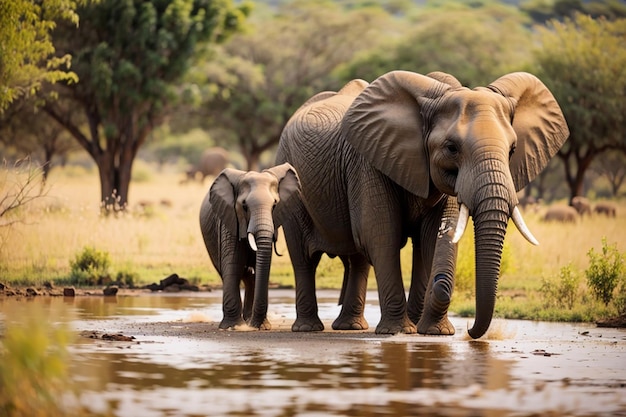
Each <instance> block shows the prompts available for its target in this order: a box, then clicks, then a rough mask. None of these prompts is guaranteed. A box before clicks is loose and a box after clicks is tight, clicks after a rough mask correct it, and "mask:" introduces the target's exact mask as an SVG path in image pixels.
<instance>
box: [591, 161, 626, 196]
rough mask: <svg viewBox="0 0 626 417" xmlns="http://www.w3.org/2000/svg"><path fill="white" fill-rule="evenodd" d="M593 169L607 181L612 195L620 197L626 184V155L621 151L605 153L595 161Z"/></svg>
mask: <svg viewBox="0 0 626 417" xmlns="http://www.w3.org/2000/svg"><path fill="white" fill-rule="evenodd" d="M600 159H601V160H600ZM592 169H593V170H594V171H595V172H597V173H598V174H599V175H600V176H602V177H604V178H606V179H607V181H608V182H609V186H610V187H611V195H612V196H613V197H614V198H615V197H618V196H619V192H620V188H622V185H624V182H626V154H625V153H624V152H621V151H608V152H605V153H604V154H602V155H601V157H599V158H597V159H596V160H595V161H594V163H593V165H592Z"/></svg>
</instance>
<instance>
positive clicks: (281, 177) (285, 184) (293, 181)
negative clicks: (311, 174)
mask: <svg viewBox="0 0 626 417" xmlns="http://www.w3.org/2000/svg"><path fill="white" fill-rule="evenodd" d="M266 171H268V172H271V173H272V174H274V175H275V176H276V178H278V195H279V196H280V202H279V203H278V205H277V206H276V208H274V217H275V221H274V223H275V226H276V228H278V226H280V225H281V224H282V220H283V219H284V218H285V215H286V214H287V213H288V212H289V211H290V210H292V209H293V207H294V206H295V205H294V204H293V203H294V200H296V199H294V200H292V197H293V196H295V195H297V194H298V193H299V192H300V179H299V178H298V174H297V173H296V169H295V168H294V167H293V166H291V164H289V163H287V162H285V163H284V164H281V165H277V166H275V167H272V168H269V169H267V170H266Z"/></svg>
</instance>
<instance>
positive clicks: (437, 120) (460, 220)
mask: <svg viewBox="0 0 626 417" xmlns="http://www.w3.org/2000/svg"><path fill="white" fill-rule="evenodd" d="M568 135H569V130H568V128H567V124H566V122H565V119H564V118H563V115H562V112H561V109H560V108H559V106H558V104H557V102H556V101H555V99H554V97H553V96H552V94H551V93H550V91H549V90H548V89H547V88H546V87H545V85H544V84H543V83H542V82H541V81H540V80H539V79H537V78H536V77H534V76H533V75H531V74H527V73H512V74H508V75H505V76H503V77H501V78H499V79H498V80H496V81H495V82H494V83H492V84H491V85H489V86H488V87H486V88H485V87H478V88H475V89H473V90H470V89H468V88H464V87H462V86H461V84H460V83H459V82H458V81H457V80H456V79H455V78H454V77H453V76H451V75H448V74H443V73H435V74H430V76H424V75H420V74H416V73H412V72H407V71H392V72H389V73H387V74H385V75H383V76H381V77H379V78H378V79H376V80H375V81H373V82H372V83H371V84H368V83H367V82H365V81H363V80H353V81H351V82H349V83H348V84H346V85H345V86H344V87H343V88H342V89H341V90H340V91H339V92H322V93H319V94H317V95H316V96H314V97H312V98H310V99H309V100H308V101H307V102H305V103H304V104H303V105H302V106H301V107H300V108H299V109H298V110H297V111H296V113H295V114H294V115H293V116H292V117H291V119H290V120H289V121H288V122H287V124H286V126H285V128H284V130H283V132H282V135H281V138H280V142H279V146H278V150H277V157H276V162H277V163H283V162H289V163H291V164H292V165H293V166H294V167H295V169H296V170H297V171H298V176H299V178H300V182H301V187H302V195H303V204H302V206H301V207H300V211H298V212H292V216H291V217H290V218H288V219H286V220H285V223H284V225H283V228H284V231H285V237H286V239H287V245H288V248H289V254H290V257H291V260H292V263H293V268H294V274H295V279H296V315H297V317H296V321H295V322H294V324H293V326H292V330H294V331H311V330H321V329H323V325H322V323H321V321H320V319H319V316H318V313H317V311H318V310H317V300H316V296H315V271H316V268H317V265H318V263H319V261H320V257H321V255H322V253H327V254H329V255H337V256H340V257H341V258H342V260H344V264H347V271H346V274H345V275H344V276H346V275H347V276H348V279H347V280H344V284H345V283H347V285H346V288H345V295H346V298H344V300H348V302H347V303H345V302H344V304H343V306H342V309H341V313H340V316H339V317H338V318H337V320H335V322H334V323H333V328H335V329H337V328H340V329H343V328H359V327H360V324H361V323H362V322H363V318H362V312H363V304H364V302H365V289H366V284H367V283H366V280H367V274H368V270H369V268H370V265H373V267H374V271H375V274H376V282H377V286H378V295H379V302H380V308H381V319H380V322H379V323H378V325H377V327H376V332H377V333H398V332H404V333H415V332H416V331H418V332H420V333H427V334H453V333H454V327H453V326H452V324H451V323H450V321H449V320H448V317H447V310H448V307H449V304H450V297H451V295H452V289H453V287H454V270H455V263H456V253H457V245H456V243H457V242H458V240H459V239H460V238H461V235H462V234H463V231H464V228H465V226H466V225H467V221H468V217H469V215H472V216H473V218H474V225H475V226H474V227H475V240H476V287H477V288H476V321H475V324H474V326H473V327H472V328H471V329H469V334H470V335H471V337H474V338H478V337H480V336H482V335H483V334H484V333H485V332H486V331H487V329H488V327H489V324H490V322H491V319H492V315H493V311H494V306H495V298H496V297H495V294H496V287H497V281H498V275H499V273H500V260H501V254H502V247H503V243H504V235H505V232H506V227H507V222H508V220H509V218H511V217H512V219H513V221H514V223H515V224H516V225H517V227H518V229H519V230H520V231H521V232H522V234H523V235H524V236H526V238H527V239H528V240H530V241H531V242H534V243H536V240H535V239H534V237H532V234H531V233H530V231H529V230H528V228H527V227H526V226H525V224H524V221H523V219H522V217H521V214H520V211H519V209H518V208H517V207H516V206H517V204H518V200H517V195H516V192H517V191H518V190H520V189H522V188H523V187H524V186H526V185H527V184H528V183H529V182H530V181H531V180H532V179H533V178H534V177H535V176H536V175H537V174H539V172H541V170H542V169H543V168H544V167H545V166H546V164H547V163H548V161H549V160H550V158H551V157H552V156H553V155H554V154H555V153H556V152H557V151H558V150H559V148H560V147H561V145H562V144H563V143H564V142H565V140H566V139H567V137H568ZM408 238H411V240H412V244H413V268H412V275H411V277H412V278H411V288H410V293H409V300H408V307H407V301H406V298H405V292H404V287H403V283H402V274H401V271H400V250H401V248H402V247H403V246H404V245H405V244H406V243H407V240H408ZM345 260H347V263H346V262H345ZM415 323H417V327H416V324H415Z"/></svg>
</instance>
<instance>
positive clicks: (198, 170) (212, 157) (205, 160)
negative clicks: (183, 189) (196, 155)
mask: <svg viewBox="0 0 626 417" xmlns="http://www.w3.org/2000/svg"><path fill="white" fill-rule="evenodd" d="M229 163H230V156H229V154H228V151H227V150H226V149H224V148H221V147H219V146H216V147H213V148H209V149H206V150H205V151H204V152H202V155H201V156H200V160H199V161H198V162H197V163H196V164H195V165H194V166H193V167H191V168H190V169H188V170H187V171H186V172H185V175H186V176H187V178H186V181H194V180H198V181H200V182H204V179H205V178H206V177H217V175H218V174H219V173H220V172H222V170H223V169H224V168H226V167H227V166H228V164H229Z"/></svg>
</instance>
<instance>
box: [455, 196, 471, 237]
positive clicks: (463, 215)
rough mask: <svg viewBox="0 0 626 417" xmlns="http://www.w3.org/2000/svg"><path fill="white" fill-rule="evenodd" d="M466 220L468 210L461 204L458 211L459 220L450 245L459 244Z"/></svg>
mask: <svg viewBox="0 0 626 417" xmlns="http://www.w3.org/2000/svg"><path fill="white" fill-rule="evenodd" d="M468 219H469V209H468V208H467V206H466V205H465V204H463V203H461V208H460V209H459V220H458V221H457V222H456V230H455V231H454V237H453V238H452V243H459V240H461V237H463V233H465V228H466V227H467V220H468Z"/></svg>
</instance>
